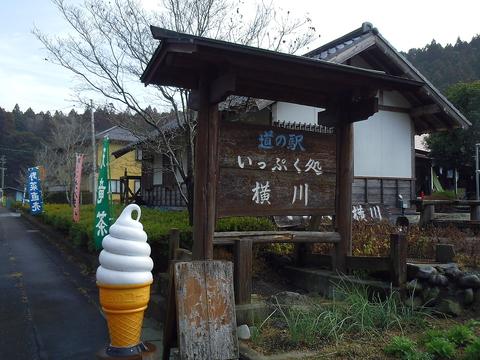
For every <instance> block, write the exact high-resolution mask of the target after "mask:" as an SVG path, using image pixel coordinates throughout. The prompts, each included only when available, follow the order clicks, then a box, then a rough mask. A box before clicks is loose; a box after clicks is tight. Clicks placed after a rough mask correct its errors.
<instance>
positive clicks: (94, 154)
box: [90, 99, 97, 204]
mask: <svg viewBox="0 0 480 360" xmlns="http://www.w3.org/2000/svg"><path fill="white" fill-rule="evenodd" d="M90 119H91V123H92V170H93V175H92V182H93V184H92V191H93V193H92V200H93V203H94V204H95V203H96V202H97V199H96V198H97V151H96V146H95V115H94V112H93V100H92V99H90Z"/></svg>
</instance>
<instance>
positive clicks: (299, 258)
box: [294, 243, 307, 266]
mask: <svg viewBox="0 0 480 360" xmlns="http://www.w3.org/2000/svg"><path fill="white" fill-rule="evenodd" d="M294 251H295V255H294V256H295V265H297V266H303V265H305V253H306V252H307V244H305V243H297V244H295V250H294Z"/></svg>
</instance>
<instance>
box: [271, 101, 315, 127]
mask: <svg viewBox="0 0 480 360" xmlns="http://www.w3.org/2000/svg"><path fill="white" fill-rule="evenodd" d="M321 110H322V109H320V108H314V107H311V106H305V105H298V104H291V103H286V102H277V103H275V104H273V107H272V120H273V121H289V122H299V123H306V124H316V123H317V119H318V115H317V114H318V112H319V111H321Z"/></svg>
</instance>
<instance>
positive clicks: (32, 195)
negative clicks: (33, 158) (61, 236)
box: [27, 167, 43, 215]
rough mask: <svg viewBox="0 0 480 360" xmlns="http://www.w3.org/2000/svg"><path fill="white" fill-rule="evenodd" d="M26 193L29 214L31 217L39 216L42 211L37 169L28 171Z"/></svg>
mask: <svg viewBox="0 0 480 360" xmlns="http://www.w3.org/2000/svg"><path fill="white" fill-rule="evenodd" d="M27 181H28V184H27V191H28V196H29V199H30V212H31V214H32V215H38V214H41V213H42V211H43V201H42V189H41V186H40V171H39V170H38V167H33V168H29V169H28V178H27Z"/></svg>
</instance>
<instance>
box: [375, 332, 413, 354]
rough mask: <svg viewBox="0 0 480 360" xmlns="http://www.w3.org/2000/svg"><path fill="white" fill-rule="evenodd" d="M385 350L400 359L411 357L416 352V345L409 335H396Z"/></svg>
mask: <svg viewBox="0 0 480 360" xmlns="http://www.w3.org/2000/svg"><path fill="white" fill-rule="evenodd" d="M383 350H384V351H385V353H386V354H388V355H393V356H395V357H398V358H400V359H411V358H412V356H413V355H414V354H415V352H416V345H415V343H414V342H413V340H410V339H409V338H407V337H404V336H394V337H393V338H392V340H391V341H390V343H389V344H388V345H387V346H386V347H385V348H384V349H383Z"/></svg>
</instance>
